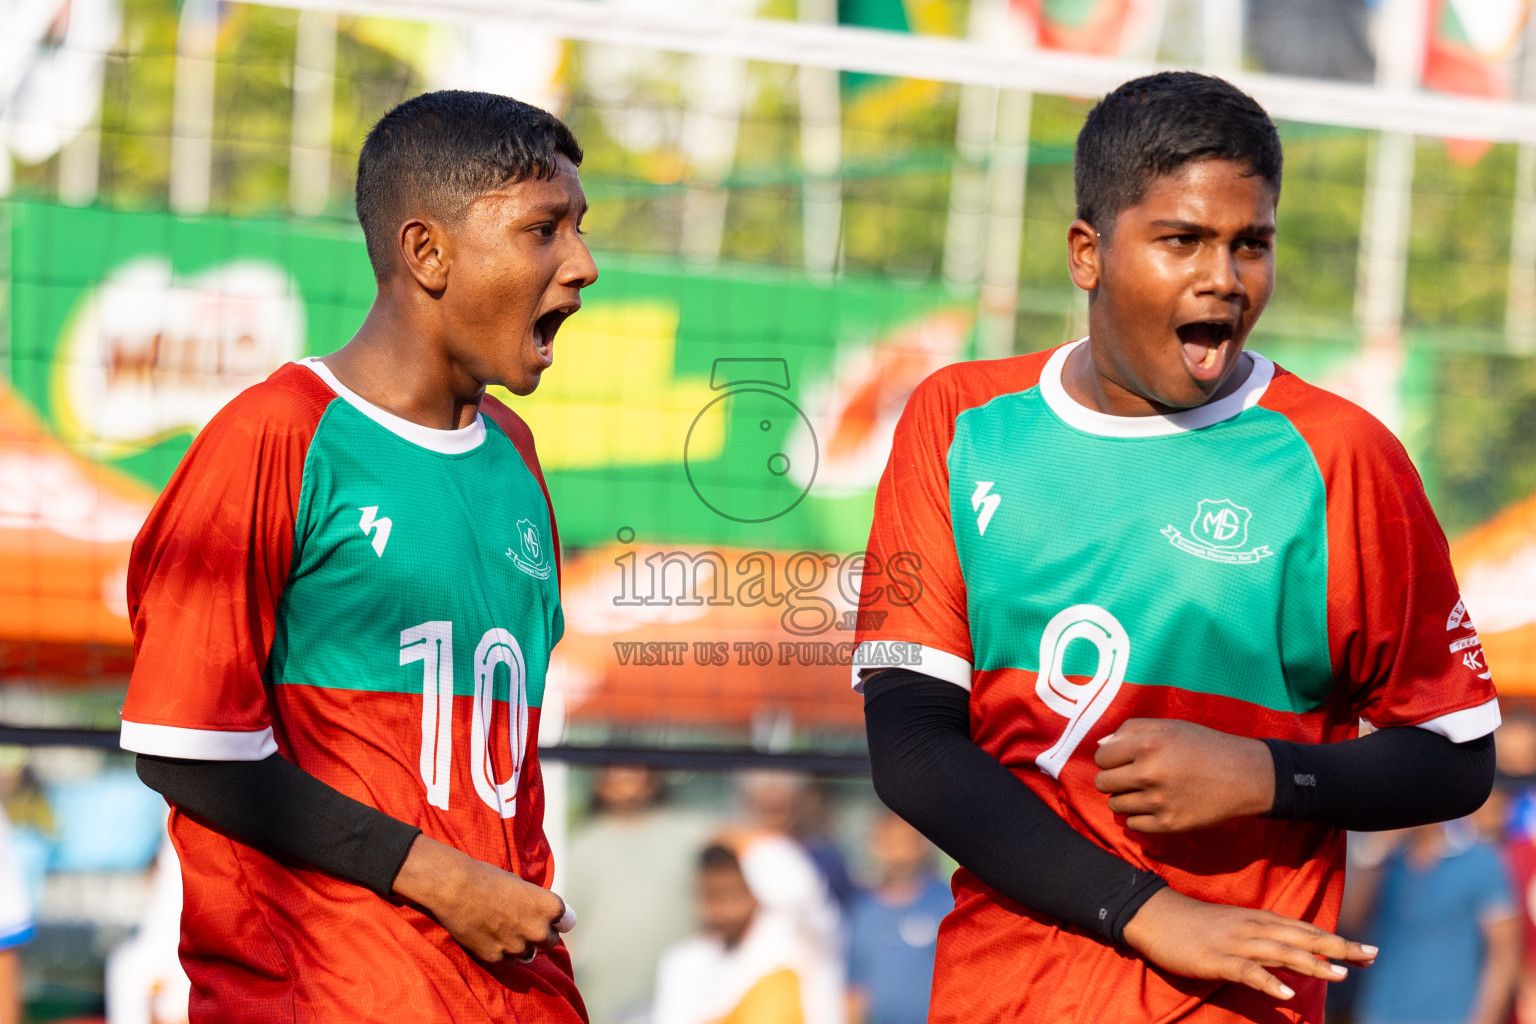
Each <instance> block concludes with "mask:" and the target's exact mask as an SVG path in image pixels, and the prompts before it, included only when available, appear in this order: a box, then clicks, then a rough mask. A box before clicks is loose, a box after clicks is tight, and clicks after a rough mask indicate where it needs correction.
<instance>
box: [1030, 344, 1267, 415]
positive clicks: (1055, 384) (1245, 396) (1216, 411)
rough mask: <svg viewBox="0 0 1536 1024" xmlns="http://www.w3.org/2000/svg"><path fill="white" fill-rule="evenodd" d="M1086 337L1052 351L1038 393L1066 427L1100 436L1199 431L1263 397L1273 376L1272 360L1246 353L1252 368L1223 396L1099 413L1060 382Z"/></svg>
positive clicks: (1043, 371) (1257, 401) (1249, 407)
mask: <svg viewBox="0 0 1536 1024" xmlns="http://www.w3.org/2000/svg"><path fill="white" fill-rule="evenodd" d="M1087 340H1088V339H1087V338H1080V339H1078V340H1077V341H1074V342H1072V343H1071V344H1069V345H1063V346H1062V347H1061V348H1059V349H1057V350H1056V351H1055V353H1054V354H1053V355H1052V356H1051V358H1050V360H1049V361H1047V362H1046V364H1045V368H1044V369H1042V370H1041V371H1040V394H1041V396H1042V397H1043V398H1044V399H1045V404H1046V405H1048V406H1050V407H1051V411H1052V412H1054V413H1055V414H1056V415H1057V416H1059V417H1061V419H1062V420H1063V421H1064V422H1065V423H1066V424H1067V426H1069V427H1074V428H1076V429H1078V430H1081V431H1083V432H1084V433H1087V434H1099V435H1101V436H1103V437H1167V436H1169V435H1172V434H1186V433H1188V432H1189V431H1191V430H1200V429H1202V428H1203V427H1209V426H1213V425H1215V424H1217V423H1221V422H1223V421H1225V420H1229V419H1231V418H1232V417H1234V416H1236V415H1237V414H1238V413H1240V412H1242V411H1244V410H1245V409H1251V408H1253V407H1254V406H1255V405H1258V404H1259V399H1261V398H1263V397H1264V392H1265V390H1266V389H1267V388H1268V387H1269V382H1270V381H1272V380H1273V379H1274V377H1275V364H1274V363H1272V362H1270V361H1269V360H1268V359H1265V358H1264V357H1263V356H1261V355H1259V354H1258V353H1257V352H1249V353H1248V355H1250V356H1251V357H1252V358H1253V369H1251V370H1249V371H1248V379H1247V380H1245V381H1243V383H1242V385H1241V386H1240V387H1239V388H1238V389H1237V390H1236V391H1234V392H1232V393H1231V394H1230V395H1227V396H1226V397H1224V398H1220V399H1217V400H1216V401H1214V402H1207V403H1206V404H1205V405H1199V406H1196V407H1195V408H1193V409H1181V410H1180V411H1178V412H1175V413H1169V414H1167V415H1153V416H1111V415H1110V414H1109V413H1104V412H1099V411H1098V410H1097V409H1090V408H1088V407H1087V406H1085V405H1082V404H1080V403H1079V402H1078V401H1077V400H1076V399H1075V398H1073V397H1072V396H1071V395H1069V394H1067V389H1066V388H1065V387H1063V386H1062V383H1061V373H1062V370H1063V368H1064V367H1065V366H1066V364H1067V357H1068V356H1070V355H1071V354H1072V353H1073V351H1074V350H1076V348H1077V347H1078V346H1079V345H1081V344H1083V342H1085V341H1087Z"/></svg>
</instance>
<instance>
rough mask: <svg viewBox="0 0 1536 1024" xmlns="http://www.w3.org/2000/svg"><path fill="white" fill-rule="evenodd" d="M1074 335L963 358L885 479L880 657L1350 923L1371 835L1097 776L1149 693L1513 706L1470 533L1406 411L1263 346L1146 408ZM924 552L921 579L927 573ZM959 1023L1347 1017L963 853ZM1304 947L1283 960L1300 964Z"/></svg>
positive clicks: (1168, 708)
mask: <svg viewBox="0 0 1536 1024" xmlns="http://www.w3.org/2000/svg"><path fill="white" fill-rule="evenodd" d="M1074 347H1075V345H1066V346H1063V347H1061V348H1059V349H1056V350H1055V351H1053V352H1046V353H1039V354H1036V355H1030V356H1020V357H1017V358H1013V359H1005V360H999V361H993V362H973V363H963V364H957V365H955V366H950V367H947V368H946V369H944V370H941V371H939V372H938V373H936V374H934V375H933V376H932V377H930V378H929V379H928V380H927V381H925V382H924V383H923V384H922V386H920V387H919V388H918V389H917V391H916V392H915V393H914V394H913V396H912V398H911V400H910V402H909V403H908V405H907V408H906V411H905V413H904V414H903V416H902V419H901V422H900V425H899V427H898V428H897V431H896V438H895V443H894V446H893V448H892V452H891V458H890V463H889V464H888V466H887V468H886V471H885V475H884V477H883V478H882V479H881V482H880V488H879V492H878V496H877V498H876V502H875V518H874V527H873V529H872V531H871V534H870V542H869V553H870V564H869V567H868V569H867V570H866V572H865V574H864V583H863V607H864V608H865V609H866V610H872V611H875V612H877V613H878V612H884V613H885V615H884V616H881V615H879V614H875V615H870V614H864V615H861V616H860V621H861V623H865V624H869V625H873V624H875V623H878V624H879V627H880V628H878V629H865V630H862V631H861V632H860V633H859V636H858V640H859V641H860V645H859V647H858V649H857V650H856V653H855V672H856V674H857V673H861V672H863V671H868V670H870V668H871V667H873V666H878V665H881V664H907V665H909V666H910V667H912V668H914V669H916V670H917V671H920V672H923V673H926V674H928V675H932V676H937V677H939V678H942V679H946V680H949V681H950V682H953V683H955V684H956V685H958V686H961V687H964V688H965V689H966V690H967V691H969V692H970V695H971V696H970V705H971V732H972V736H973V738H974V739H975V741H976V742H977V743H978V744H979V745H980V746H981V747H982V748H983V749H985V750H986V751H987V752H988V753H990V754H992V755H993V756H994V757H996V758H997V759H998V760H999V761H1001V762H1002V763H1003V764H1004V765H1007V766H1008V767H1009V768H1010V769H1012V771H1013V772H1014V773H1015V774H1016V775H1018V776H1019V778H1021V779H1022V780H1023V781H1024V782H1025V783H1026V784H1027V785H1029V786H1030V788H1031V789H1033V790H1034V791H1035V792H1036V793H1038V794H1039V795H1040V797H1041V798H1042V799H1044V800H1045V801H1046V803H1047V804H1048V805H1049V806H1050V807H1052V808H1053V809H1054V810H1055V811H1056V812H1057V813H1058V814H1060V815H1061V817H1062V818H1064V819H1065V820H1066V821H1068V822H1069V823H1071V825H1072V826H1073V827H1074V828H1076V829H1077V830H1078V831H1079V832H1081V833H1082V834H1083V835H1085V836H1087V837H1089V838H1090V839H1092V840H1093V841H1094V842H1096V843H1098V844H1099V845H1100V846H1102V847H1104V848H1106V849H1108V850H1110V851H1112V852H1114V853H1116V854H1118V855H1119V856H1121V857H1123V858H1124V859H1126V860H1127V861H1129V862H1131V863H1133V864H1136V865H1138V866H1140V867H1143V868H1146V869H1149V870H1152V871H1156V872H1157V873H1159V874H1160V875H1162V876H1163V877H1164V878H1165V879H1167V880H1168V882H1169V883H1170V884H1171V885H1172V886H1173V887H1174V888H1175V889H1177V890H1178V891H1180V892H1183V893H1186V894H1188V895H1190V896H1193V897H1196V898H1198V899H1202V900H1207V901H1211V902H1216V903H1224V904H1230V905H1235V906H1246V907H1262V908H1265V909H1268V910H1272V911H1275V912H1276V913H1279V914H1284V915H1286V916H1288V917H1293V918H1298V919H1301V920H1304V921H1311V922H1314V923H1316V924H1318V925H1319V926H1321V927H1324V928H1330V929H1331V928H1332V927H1333V926H1334V924H1335V922H1336V919H1337V915H1338V908H1339V896H1340V893H1341V890H1342V886H1343V871H1342V867H1343V853H1344V833H1343V832H1341V831H1339V830H1337V829H1332V828H1328V827H1325V826H1322V825H1315V824H1309V823H1305V822H1289V821H1271V820H1266V819H1257V818H1245V819H1242V820H1237V821H1230V822H1227V823H1225V824H1223V825H1220V826H1217V827H1215V828H1210V829H1203V830H1200V831H1197V832H1189V833H1183V834H1173V835H1148V834H1142V833H1137V832H1132V831H1130V830H1129V829H1127V828H1126V827H1125V826H1124V825H1123V824H1122V822H1121V821H1117V820H1116V818H1115V816H1114V815H1113V814H1111V813H1110V811H1109V807H1108V803H1107V798H1106V797H1105V795H1104V794H1102V793H1100V792H1098V791H1097V790H1096V789H1094V785H1093V780H1094V776H1095V774H1096V773H1097V768H1096V767H1095V766H1094V763H1093V751H1094V748H1095V747H1096V746H1097V742H1098V741H1099V740H1100V739H1102V738H1103V737H1105V736H1108V735H1109V734H1110V733H1112V732H1113V731H1114V730H1115V729H1116V728H1117V727H1118V726H1119V724H1120V723H1122V722H1124V721H1126V720H1127V719H1130V718H1176V719H1182V720H1185V721H1191V722H1197V723H1199V724H1201V725H1205V726H1209V727H1211V728H1213V729H1219V730H1221V731H1223V732H1227V733H1233V734H1238V735H1243V736H1253V737H1273V738H1277V739H1285V740H1293V741H1297V742H1301V743H1324V742H1333V741H1337V740H1343V739H1346V738H1349V737H1351V736H1354V735H1356V732H1357V723H1358V719H1359V718H1362V717H1363V718H1365V719H1367V720H1368V721H1370V722H1372V723H1374V724H1375V725H1378V726H1419V727H1422V728H1426V729H1431V730H1433V731H1435V732H1439V733H1442V734H1444V735H1446V736H1449V737H1450V738H1451V739H1453V740H1455V741H1457V742H1462V741H1466V740H1470V739H1474V738H1476V737H1478V736H1481V735H1484V734H1486V733H1488V732H1491V731H1492V730H1493V728H1494V727H1495V726H1496V725H1497V724H1498V720H1499V717H1498V705H1497V702H1496V700H1495V697H1494V691H1493V685H1492V683H1491V682H1490V680H1489V673H1488V669H1487V667H1486V665H1485V664H1484V662H1483V660H1482V649H1481V647H1480V645H1479V643H1478V638H1477V634H1476V632H1475V631H1474V629H1473V626H1472V623H1471V621H1470V619H1469V618H1468V616H1467V613H1466V609H1465V607H1464V606H1463V604H1462V602H1461V600H1460V597H1459V595H1458V592H1457V586H1456V580H1455V577H1454V576H1453V574H1452V571H1451V564H1450V558H1449V554H1448V550H1447V547H1446V543H1445V538H1444V536H1443V535H1442V533H1441V531H1440V527H1439V525H1438V523H1437V522H1436V521H1435V517H1434V514H1433V513H1432V512H1431V510H1430V507H1429V503H1428V501H1427V500H1426V498H1425V496H1424V491H1423V487H1422V485H1421V484H1420V482H1419V478H1418V476H1417V474H1416V473H1415V472H1414V469H1413V466H1412V465H1411V464H1410V462H1409V461H1408V457H1407V455H1406V453H1405V452H1404V451H1403V449H1402V447H1401V446H1400V445H1399V444H1398V442H1397V441H1396V439H1395V438H1393V436H1392V435H1391V434H1390V433H1389V432H1388V431H1387V430H1386V429H1385V428H1384V427H1383V426H1381V424H1379V423H1378V422H1376V421H1375V420H1374V419H1372V418H1371V417H1370V416H1369V415H1368V414H1366V413H1365V412H1363V411H1362V410H1360V409H1359V408H1357V407H1355V406H1353V405H1351V404H1350V403H1348V402H1346V401H1344V400H1343V399H1341V398H1338V397H1336V396H1334V395H1331V394H1329V393H1327V392H1325V391H1322V390H1320V389H1318V388H1314V387H1311V386H1310V385H1308V384H1306V383H1304V382H1302V381H1301V380H1300V379H1298V378H1297V377H1295V376H1294V375H1292V374H1289V373H1287V372H1285V371H1284V370H1282V369H1280V368H1278V367H1276V366H1275V365H1274V364H1273V363H1271V362H1269V361H1268V360H1266V359H1264V358H1263V357H1261V356H1258V355H1253V356H1252V357H1251V358H1252V361H1253V366H1252V371H1251V373H1250V374H1249V376H1248V378H1247V380H1246V382H1245V383H1244V384H1243V385H1242V386H1241V387H1240V388H1239V389H1238V390H1237V391H1236V392H1234V393H1233V394H1232V395H1230V396H1228V397H1225V398H1223V399H1221V400H1219V401H1216V402H1212V403H1209V404H1207V405H1204V406H1201V407H1199V408H1196V409H1190V410H1186V411H1183V412H1179V413H1176V414H1173V415H1168V416H1147V417H1117V416H1109V415H1105V414H1102V413H1099V412H1096V411H1093V410H1089V409H1087V408H1085V407H1083V406H1082V405H1079V404H1078V403H1077V402H1075V401H1074V400H1073V399H1072V398H1071V397H1069V396H1068V395H1067V393H1066V391H1065V390H1064V389H1063V387H1062V383H1061V371H1062V366H1063V364H1064V363H1065V361H1066V357H1067V355H1068V353H1069V352H1070V351H1071V350H1072V349H1073V348H1074ZM913 576H916V577H917V579H918V580H920V583H921V586H920V587H916V586H913V585H912V584H911V579H912V577H913ZM954 890H955V910H954V912H953V913H952V914H951V915H950V916H949V917H948V918H947V919H946V920H945V922H944V926H943V930H942V932H941V935H940V939H939V950H938V964H937V969H936V974H935V978H934V988H933V1001H932V1007H933V1009H932V1016H931V1019H932V1020H934V1021H967V1022H970V1021H979V1020H1028V1021H1037V1020H1038V1021H1047V1020H1048V1021H1063V1022H1069V1021H1075V1022H1082V1024H1117V1022H1127V1024H1129V1022H1136V1024H1149V1022H1160V1021H1162V1022H1166V1021H1175V1020H1178V1021H1183V1020H1192V1021H1200V1022H1202V1024H1203V1022H1215V1021H1227V1020H1239V1019H1241V1020H1276V1021H1280V1020H1306V1021H1321V1020H1322V1009H1323V991H1324V984H1323V983H1322V982H1321V981H1315V980H1312V979H1304V978H1297V977H1295V976H1292V975H1289V974H1286V975H1285V976H1286V979H1287V981H1288V983H1289V984H1290V985H1291V986H1292V987H1293V988H1294V989H1296V991H1297V995H1296V997H1295V998H1294V999H1293V1000H1291V1001H1290V1002H1289V1003H1287V1004H1282V1005H1280V1006H1279V1007H1278V1008H1277V1007H1275V1005H1274V1004H1273V1001H1271V1000H1269V999H1268V998H1267V997H1264V996H1261V995H1259V994H1258V993H1255V992H1253V991H1252V990H1250V989H1247V988H1244V987H1242V986H1238V985H1232V984H1221V983H1217V982H1205V981H1193V980H1190V979H1186V978H1178V977H1174V976H1171V975H1167V974H1164V973H1162V972H1160V971H1158V970H1156V969H1154V968H1152V967H1150V966H1149V965H1148V964H1147V963H1146V962H1145V961H1143V960H1141V959H1140V958H1138V957H1136V956H1134V955H1132V954H1131V953H1129V952H1128V951H1126V950H1123V949H1118V948H1115V947H1113V946H1111V945H1108V944H1106V943H1104V942H1101V941H1099V940H1098V939H1096V938H1094V937H1091V936H1090V935H1088V934H1086V933H1084V932H1082V931H1079V930H1077V929H1075V928H1072V927H1070V926H1067V925H1064V924H1062V923H1061V922H1060V921H1057V920H1055V919H1054V918H1051V917H1049V916H1047V915H1045V914H1040V913H1036V912H1034V911H1032V910H1030V909H1029V908H1027V907H1024V906H1021V905H1019V904H1017V903H1014V902H1012V901H1010V900H1009V899H1007V898H1006V897H1004V896H1002V895H1000V894H998V893H996V892H994V891H992V890H991V889H989V888H988V887H987V886H985V885H983V884H982V883H981V882H980V881H979V880H977V879H976V878H975V877H974V876H972V875H971V874H970V873H968V872H966V871H965V870H963V869H962V870H960V871H959V872H958V873H957V874H956V876H955V881H954ZM1282 973H1284V972H1282Z"/></svg>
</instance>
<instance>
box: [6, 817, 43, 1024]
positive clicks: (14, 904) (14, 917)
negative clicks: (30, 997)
mask: <svg viewBox="0 0 1536 1024" xmlns="http://www.w3.org/2000/svg"><path fill="white" fill-rule="evenodd" d="M36 932H37V921H36V918H35V917H34V916H33V909H32V901H31V900H30V899H29V898H28V897H27V886H26V881H25V880H24V879H23V877H22V873H21V867H20V865H19V864H18V863H17V860H16V856H15V849H14V848H13V846H12V845H11V823H10V819H8V818H7V817H6V816H5V814H3V813H0V1024H21V1020H22V1014H21V1005H22V1002H21V993H22V985H21V955H20V947H21V946H22V945H23V944H25V943H26V942H27V940H28V939H30V938H32V936H33V935H34V934H36Z"/></svg>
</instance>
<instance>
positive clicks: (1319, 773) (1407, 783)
mask: <svg viewBox="0 0 1536 1024" xmlns="http://www.w3.org/2000/svg"><path fill="white" fill-rule="evenodd" d="M1264 743H1265V745H1267V746H1268V747H1269V751H1270V754H1271V755H1273V757H1274V759H1275V805H1274V807H1273V808H1271V809H1270V812H1269V814H1268V815H1266V817H1270V818H1290V819H1293V820H1297V821H1316V822H1319V823H1321V824H1324V825H1332V826H1334V827H1335V828H1347V829H1350V830H1352V831H1355V832H1377V831H1381V830H1382V829H1389V828H1409V827H1411V826H1413V825H1427V824H1429V823H1430V822H1432V821H1448V820H1450V819H1451V818H1460V817H1462V816H1463V815H1466V814H1471V813H1472V812H1473V811H1475V810H1477V809H1478V808H1479V807H1481V806H1482V805H1483V801H1484V800H1487V799H1488V794H1489V793H1490V792H1491V791H1492V789H1493V772H1494V756H1493V755H1494V751H1493V734H1492V733H1489V734H1488V735H1487V736H1483V737H1480V738H1478V739H1475V740H1470V741H1469V742H1466V743H1452V742H1451V741H1450V740H1448V739H1446V738H1445V737H1444V736H1441V735H1439V734H1437V733H1432V732H1430V731H1429V730H1428V729H1419V728H1415V727H1413V726H1395V727H1393V728H1390V729H1378V730H1377V731H1376V732H1373V733H1371V734H1370V735H1369V736H1361V737H1358V738H1356V739H1352V740H1345V741H1343V742H1342V743H1290V742H1287V741H1285V740H1265V741H1264Z"/></svg>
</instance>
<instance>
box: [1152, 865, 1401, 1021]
mask: <svg viewBox="0 0 1536 1024" xmlns="http://www.w3.org/2000/svg"><path fill="white" fill-rule="evenodd" d="M1125 941H1126V942H1127V943H1128V944H1130V946H1131V948H1132V949H1134V950H1136V952H1138V953H1140V954H1141V955H1142V957H1143V958H1144V959H1146V960H1147V961H1148V962H1150V963H1152V964H1155V965H1156V966H1158V967H1161V968H1162V969H1163V970H1165V971H1168V972H1169V973H1171V974H1178V975H1182V976H1183V977H1186V978H1209V979H1211V980H1220V981H1235V982H1237V983H1238V984H1240V985H1247V986H1248V987H1249V988H1252V989H1257V990H1258V991H1260V992H1263V993H1266V994H1267V995H1271V996H1274V997H1275V998H1276V999H1279V1000H1281V1001H1284V1000H1286V999H1289V998H1291V997H1292V996H1294V995H1295V994H1296V993H1295V992H1294V991H1293V990H1292V989H1291V987H1290V986H1289V985H1286V984H1285V983H1284V982H1282V981H1281V980H1280V979H1279V978H1277V977H1275V976H1274V975H1273V974H1271V973H1269V971H1267V970H1265V968H1266V967H1283V968H1285V969H1287V970H1290V971H1294V972H1295V973H1297V974H1300V975H1304V976H1306V977H1309V978H1322V979H1323V980H1324V981H1340V980H1342V979H1343V978H1344V977H1345V976H1347V975H1348V973H1349V972H1348V970H1347V969H1346V968H1344V967H1342V966H1339V965H1338V964H1332V963H1329V962H1328V960H1345V961H1348V962H1349V963H1352V964H1358V965H1360V966H1362V967H1369V966H1370V965H1371V964H1372V963H1374V962H1375V960H1376V947H1374V946H1363V945H1361V944H1360V943H1358V942H1350V941H1349V940H1348V939H1341V938H1339V937H1338V936H1337V935H1334V934H1332V933H1331V932H1325V931H1323V930H1322V929H1321V928H1318V927H1316V926H1315V925H1310V924H1306V923H1304V922H1302V921H1293V920H1291V919H1290V918H1288V917H1281V916H1280V915H1279V914H1272V913H1270V912H1269V911H1267V910H1250V909H1249V908H1247V907H1227V906H1222V905H1221V904H1218V903H1202V902H1201V901H1200V900H1196V899H1191V898H1190V897H1188V896H1184V895H1181V894H1180V893H1176V892H1174V891H1173V890H1172V889H1160V890H1158V892H1157V893H1156V894H1154V895H1153V897H1152V898H1151V899H1149V900H1147V902H1146V903H1143V904H1142V906H1141V909H1140V910H1138V911H1136V914H1135V916H1133V917H1132V918H1131V920H1130V922H1129V923H1128V924H1127V925H1126V926H1125ZM1319 957H1325V958H1327V959H1318V958H1319Z"/></svg>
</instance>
